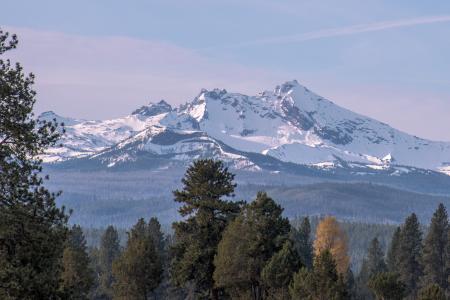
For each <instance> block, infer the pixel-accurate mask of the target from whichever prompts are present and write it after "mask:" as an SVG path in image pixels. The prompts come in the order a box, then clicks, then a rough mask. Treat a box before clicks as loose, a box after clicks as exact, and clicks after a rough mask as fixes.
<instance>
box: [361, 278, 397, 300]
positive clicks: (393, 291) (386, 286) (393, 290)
mask: <svg viewBox="0 0 450 300" xmlns="http://www.w3.org/2000/svg"><path fill="white" fill-rule="evenodd" d="M368 286H369V288H370V289H371V290H372V291H373V293H374V294H375V297H376V299H377V300H401V299H403V297H404V296H405V290H406V289H405V285H404V284H403V283H402V282H401V281H400V280H399V279H398V275H397V274H395V273H392V272H382V273H378V274H376V275H374V276H373V277H372V278H371V279H370V280H369V282H368Z"/></svg>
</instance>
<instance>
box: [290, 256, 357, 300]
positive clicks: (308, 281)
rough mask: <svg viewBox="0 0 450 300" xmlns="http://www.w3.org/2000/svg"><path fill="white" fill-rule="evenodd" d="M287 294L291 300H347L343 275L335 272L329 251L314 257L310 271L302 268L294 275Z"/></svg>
mask: <svg viewBox="0 0 450 300" xmlns="http://www.w3.org/2000/svg"><path fill="white" fill-rule="evenodd" d="M289 292H290V295H291V297H292V299H314V300H315V299H317V300H322V299H323V300H325V299H333V300H344V299H349V294H348V291H347V288H346V285H345V283H344V278H343V275H342V274H339V272H338V271H337V265H336V261H335V260H334V257H333V255H332V254H331V252H330V250H329V249H324V250H323V251H321V252H320V253H319V254H318V255H317V256H316V258H315V259H314V266H313V269H312V270H310V271H308V270H307V269H306V268H302V269H301V270H300V271H299V272H298V273H296V274H295V275H294V278H293V280H292V282H291V285H290V286H289Z"/></svg>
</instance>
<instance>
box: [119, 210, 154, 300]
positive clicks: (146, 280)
mask: <svg viewBox="0 0 450 300" xmlns="http://www.w3.org/2000/svg"><path fill="white" fill-rule="evenodd" d="M162 274H163V269H162V263H161V259H160V257H159V254H158V249H157V247H156V245H155V242H154V241H153V238H152V237H151V235H150V230H149V228H148V226H147V224H146V222H145V221H144V219H140V220H139V221H138V222H137V223H136V225H134V227H133V228H132V229H131V232H130V233H129V236H128V242H127V247H126V248H125V250H124V251H123V253H122V255H121V256H120V257H119V258H118V259H117V260H115V261H114V262H113V276H114V278H115V282H114V284H113V291H114V297H113V298H114V299H123V300H140V299H144V300H147V299H149V298H150V297H151V296H152V293H153V291H154V290H155V289H156V288H157V287H158V286H159V284H160V283H161V280H162Z"/></svg>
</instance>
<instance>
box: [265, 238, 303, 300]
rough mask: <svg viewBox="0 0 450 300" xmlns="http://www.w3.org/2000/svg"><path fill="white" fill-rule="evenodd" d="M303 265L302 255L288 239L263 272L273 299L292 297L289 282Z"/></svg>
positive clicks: (287, 299) (281, 299)
mask: <svg viewBox="0 0 450 300" xmlns="http://www.w3.org/2000/svg"><path fill="white" fill-rule="evenodd" d="M301 266H302V264H301V262H300V257H299V256H298V253H297V251H296V249H295V247H294V245H293V244H292V241H290V240H286V241H285V242H284V244H283V248H281V250H280V251H278V252H277V253H275V254H274V255H273V256H272V257H271V258H270V260H269V261H268V262H267V264H266V265H265V267H264V269H263V270H262V273H261V277H262V280H263V282H264V284H265V286H266V289H267V290H268V294H269V295H270V298H271V299H279V300H284V299H286V300H289V299H290V297H289V284H290V283H291V281H292V277H293V276H294V274H295V273H296V272H297V271H298V270H299V269H300V267H301Z"/></svg>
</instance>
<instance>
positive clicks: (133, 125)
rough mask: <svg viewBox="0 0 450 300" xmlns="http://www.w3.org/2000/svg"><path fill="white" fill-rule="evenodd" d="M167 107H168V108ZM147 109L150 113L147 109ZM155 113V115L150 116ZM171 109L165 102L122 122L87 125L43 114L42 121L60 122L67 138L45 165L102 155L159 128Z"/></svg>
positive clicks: (141, 110)
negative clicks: (146, 130)
mask: <svg viewBox="0 0 450 300" xmlns="http://www.w3.org/2000/svg"><path fill="white" fill-rule="evenodd" d="M167 106H168V107H167ZM145 108H147V110H146V109H145ZM152 109H154V110H155V111H156V113H155V114H151V113H149V111H151V110H152ZM171 110H172V108H171V107H170V105H168V104H167V103H166V102H164V101H161V102H159V103H157V104H149V105H148V106H147V107H142V108H141V109H139V110H136V111H135V112H133V114H131V115H128V116H125V117H123V118H118V119H112V120H104V121H86V120H76V121H72V122H66V120H74V119H68V118H62V117H60V116H58V115H55V114H53V115H52V116H50V115H49V113H44V114H41V115H40V116H39V118H40V119H41V118H47V119H48V118H49V117H51V119H53V118H54V119H56V120H57V121H58V122H64V124H65V130H66V132H65V134H64V135H63V137H62V139H61V141H60V143H61V144H62V147H54V148H51V149H50V150H49V151H48V152H47V154H46V155H45V156H43V160H44V162H56V161H62V160H65V159H68V158H77V157H78V158H79V157H85V156H88V155H93V154H95V153H98V152H99V151H102V150H105V149H107V148H109V147H111V146H113V145H115V144H117V143H119V142H121V141H123V140H125V139H127V138H129V137H131V136H133V135H135V134H136V133H138V132H140V131H142V130H144V129H145V128H147V127H149V126H152V125H154V124H159V121H160V120H161V118H163V117H164V115H165V114H167V113H168V112H169V111H171Z"/></svg>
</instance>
